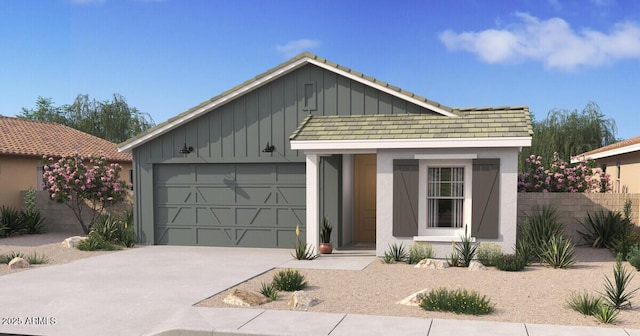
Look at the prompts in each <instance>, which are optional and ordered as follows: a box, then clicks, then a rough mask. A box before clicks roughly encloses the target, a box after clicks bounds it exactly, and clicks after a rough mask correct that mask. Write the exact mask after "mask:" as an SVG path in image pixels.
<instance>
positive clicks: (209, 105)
mask: <svg viewBox="0 0 640 336" xmlns="http://www.w3.org/2000/svg"><path fill="white" fill-rule="evenodd" d="M307 64H313V65H315V66H318V67H320V68H322V69H325V70H328V71H331V72H334V73H336V74H338V75H340V76H343V77H346V78H349V79H351V80H354V81H357V82H359V83H362V84H364V85H367V86H370V87H372V88H374V89H377V90H380V91H383V92H385V93H388V94H390V95H392V96H395V97H397V98H399V99H403V100H405V101H407V102H410V103H412V104H416V105H418V106H422V107H424V108H426V109H429V110H431V111H434V112H435V113H439V114H441V115H443V116H447V117H459V115H458V113H457V112H456V111H455V110H454V109H452V108H450V107H448V106H444V105H441V104H439V103H437V102H435V101H431V100H428V99H426V98H424V97H422V96H419V95H416V94H414V93H412V92H409V91H405V90H402V89H400V88H398V87H395V86H392V85H390V84H388V83H386V82H383V81H380V80H377V79H375V78H372V77H369V76H366V75H364V74H362V73H359V72H357V71H354V70H352V69H350V68H347V67H344V66H341V65H338V64H337V63H333V62H330V61H328V60H326V59H324V58H321V57H318V56H316V55H314V54H311V53H308V52H305V53H302V54H300V55H298V56H296V57H294V58H292V59H290V60H289V61H287V62H285V63H282V64H280V65H278V66H276V67H275V68H272V69H270V70H268V71H266V72H264V73H262V74H260V75H258V76H256V77H254V78H252V79H249V80H247V81H245V82H244V83H242V84H240V85H237V86H235V87H233V88H231V89H229V90H227V91H225V92H223V93H221V94H220V95H217V96H215V97H213V98H211V99H209V100H207V101H205V102H203V103H201V104H199V105H197V106H195V107H193V108H191V109H189V110H187V111H185V112H183V113H181V114H179V115H177V116H175V117H173V118H170V119H169V120H167V121H165V122H163V123H161V124H159V125H157V126H156V127H154V128H152V129H149V130H147V131H145V132H143V133H141V134H139V135H137V136H135V137H133V138H131V139H129V140H127V141H125V142H123V143H121V144H120V145H119V150H120V151H130V150H132V149H133V148H136V147H138V146H140V145H142V144H144V143H147V142H149V141H151V140H153V139H155V138H157V137H159V136H161V135H163V134H165V133H167V132H169V131H171V130H173V129H175V128H177V127H179V126H181V125H184V124H186V123H188V122H189V121H191V120H194V119H196V118H198V117H200V116H202V115H203V114H206V113H208V112H210V111H212V110H214V109H216V108H218V107H220V106H222V105H224V104H226V103H228V102H230V101H232V100H234V99H236V98H238V97H240V96H242V95H244V94H246V93H248V92H250V91H253V90H255V89H257V88H259V87H261V86H263V85H266V84H267V83H270V82H272V81H274V80H276V79H278V78H280V77H282V76H284V75H285V74H287V73H290V72H292V71H294V70H296V69H298V68H300V67H302V66H304V65H307Z"/></svg>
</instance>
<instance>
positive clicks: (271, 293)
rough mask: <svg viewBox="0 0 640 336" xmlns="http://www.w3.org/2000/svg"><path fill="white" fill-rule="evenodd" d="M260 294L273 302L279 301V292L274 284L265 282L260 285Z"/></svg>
mask: <svg viewBox="0 0 640 336" xmlns="http://www.w3.org/2000/svg"><path fill="white" fill-rule="evenodd" d="M260 294H262V295H264V296H266V297H268V298H269V300H271V301H275V300H277V299H278V290H277V289H276V287H275V286H274V285H273V282H272V283H266V282H263V283H262V284H260Z"/></svg>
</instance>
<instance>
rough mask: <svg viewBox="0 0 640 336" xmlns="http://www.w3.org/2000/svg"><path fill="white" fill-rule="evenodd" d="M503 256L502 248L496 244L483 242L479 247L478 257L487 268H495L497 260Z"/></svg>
mask: <svg viewBox="0 0 640 336" xmlns="http://www.w3.org/2000/svg"><path fill="white" fill-rule="evenodd" d="M501 255H502V248H501V247H500V245H498V244H496V243H489V242H482V243H480V245H478V249H477V250H476V256H477V257H478V261H479V262H480V263H482V264H483V265H485V266H495V264H496V258H498V257H500V256H501Z"/></svg>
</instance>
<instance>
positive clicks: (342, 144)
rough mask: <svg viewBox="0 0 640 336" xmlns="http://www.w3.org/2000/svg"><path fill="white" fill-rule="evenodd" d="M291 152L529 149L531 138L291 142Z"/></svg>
mask: <svg viewBox="0 0 640 336" xmlns="http://www.w3.org/2000/svg"><path fill="white" fill-rule="evenodd" d="M290 143H291V149H292V150H314V151H319V150H326V151H332V152H333V151H337V150H341V149H342V150H355V149H380V148H386V149H400V148H482V147H529V146H531V137H505V138H452V139H378V140H292V141H290Z"/></svg>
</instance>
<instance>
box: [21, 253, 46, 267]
mask: <svg viewBox="0 0 640 336" xmlns="http://www.w3.org/2000/svg"><path fill="white" fill-rule="evenodd" d="M25 260H27V261H28V262H29V264H31V265H41V264H47V263H49V257H47V256H46V255H44V254H38V253H36V252H35V251H34V252H33V253H31V254H29V255H28V256H27V257H26V258H25Z"/></svg>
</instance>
